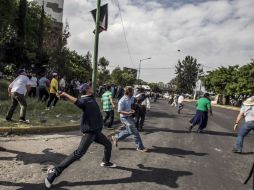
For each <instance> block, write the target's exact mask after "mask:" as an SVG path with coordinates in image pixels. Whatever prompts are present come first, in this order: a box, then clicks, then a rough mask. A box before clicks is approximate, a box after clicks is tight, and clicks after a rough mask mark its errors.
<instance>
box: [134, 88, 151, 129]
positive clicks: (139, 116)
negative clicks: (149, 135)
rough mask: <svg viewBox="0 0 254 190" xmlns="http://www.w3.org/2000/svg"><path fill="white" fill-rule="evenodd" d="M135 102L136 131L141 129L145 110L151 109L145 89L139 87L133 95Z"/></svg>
mask: <svg viewBox="0 0 254 190" xmlns="http://www.w3.org/2000/svg"><path fill="white" fill-rule="evenodd" d="M135 99H136V104H137V113H136V127H137V129H138V131H143V127H144V122H145V117H146V111H147V110H150V109H151V104H150V100H149V98H148V96H147V95H146V94H145V89H144V88H141V89H140V91H139V93H138V94H137V95H136V96H135Z"/></svg>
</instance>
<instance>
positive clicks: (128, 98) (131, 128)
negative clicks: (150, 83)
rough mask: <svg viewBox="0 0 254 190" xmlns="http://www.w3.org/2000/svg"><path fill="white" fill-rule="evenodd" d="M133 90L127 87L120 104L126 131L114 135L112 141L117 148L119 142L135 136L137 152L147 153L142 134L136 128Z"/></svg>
mask: <svg viewBox="0 0 254 190" xmlns="http://www.w3.org/2000/svg"><path fill="white" fill-rule="evenodd" d="M133 93H134V91H133V88H132V87H131V86H127V87H125V95H124V96H123V97H122V98H121V99H120V101H119V102H118V112H119V113H120V120H121V122H122V123H123V124H124V125H125V129H124V130H121V131H120V133H119V134H116V135H113V136H112V137H111V138H112V141H113V143H114V145H115V146H117V142H118V141H120V140H123V139H125V138H126V137H128V136H130V135H133V138H134V142H135V145H136V148H137V151H141V152H147V151H148V149H147V148H145V147H144V145H143V142H142V139H141V137H140V134H139V132H138V130H137V128H136V126H135V120H134V118H133V114H134V113H135V111H134V110H133V109H132V108H133V107H132V106H133V105H134V97H133Z"/></svg>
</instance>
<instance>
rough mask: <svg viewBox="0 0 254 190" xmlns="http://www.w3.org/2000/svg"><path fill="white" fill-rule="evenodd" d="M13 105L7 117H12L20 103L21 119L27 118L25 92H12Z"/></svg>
mask: <svg viewBox="0 0 254 190" xmlns="http://www.w3.org/2000/svg"><path fill="white" fill-rule="evenodd" d="M11 100H12V105H11V107H10V109H9V111H8V113H7V115H6V119H11V118H12V116H13V113H14V111H15V109H16V108H17V106H18V104H19V105H20V119H24V120H25V118H26V108H27V103H26V99H25V96H24V94H19V93H17V92H14V93H12V94H11Z"/></svg>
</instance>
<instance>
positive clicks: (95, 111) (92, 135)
mask: <svg viewBox="0 0 254 190" xmlns="http://www.w3.org/2000/svg"><path fill="white" fill-rule="evenodd" d="M80 93H81V94H82V96H81V98H80V99H77V98H75V97H73V96H71V95H69V94H67V93H65V92H63V93H62V94H60V97H65V98H66V99H68V100H69V101H70V102H72V103H74V104H75V105H76V106H77V107H78V108H80V109H81V110H82V111H83V114H82V117H81V120H80V130H81V132H82V133H83V136H82V139H81V142H80V144H79V147H78V149H77V150H75V151H74V152H73V153H72V154H71V155H69V156H68V157H67V158H66V159H65V160H63V161H62V162H61V163H60V164H59V165H57V166H55V167H54V168H52V169H49V170H48V174H47V177H46V178H45V186H46V187H47V188H50V187H51V186H52V183H53V182H54V180H55V178H56V177H58V176H60V174H61V173H62V172H63V171H64V170H65V169H66V168H67V167H68V166H70V165H71V164H72V163H73V162H75V161H77V160H79V159H80V158H82V157H83V155H84V154H85V153H86V151H87V150H88V148H89V146H90V145H91V144H92V143H93V142H96V143H99V144H101V145H103V146H104V158H103V161H102V163H101V164H100V165H101V166H102V167H111V168H113V167H116V165H115V164H113V163H111V162H110V157H111V150H112V144H111V142H110V141H109V140H108V139H107V137H106V136H105V135H104V134H103V133H102V132H101V130H102V127H103V119H102V115H101V112H100V108H99V106H98V104H97V102H96V100H95V98H94V97H93V89H92V87H91V86H90V84H87V83H85V84H83V85H81V86H80Z"/></svg>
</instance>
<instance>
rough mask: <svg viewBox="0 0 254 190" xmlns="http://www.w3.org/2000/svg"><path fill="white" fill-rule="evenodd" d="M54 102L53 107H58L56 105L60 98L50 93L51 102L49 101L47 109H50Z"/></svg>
mask: <svg viewBox="0 0 254 190" xmlns="http://www.w3.org/2000/svg"><path fill="white" fill-rule="evenodd" d="M53 100H54V103H53V106H56V103H57V101H58V97H57V96H56V94H53V93H50V94H49V101H48V105H47V107H48V108H49V107H50V105H51V102H52V101H53Z"/></svg>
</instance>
